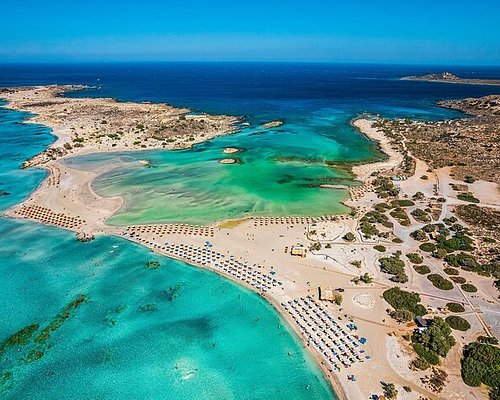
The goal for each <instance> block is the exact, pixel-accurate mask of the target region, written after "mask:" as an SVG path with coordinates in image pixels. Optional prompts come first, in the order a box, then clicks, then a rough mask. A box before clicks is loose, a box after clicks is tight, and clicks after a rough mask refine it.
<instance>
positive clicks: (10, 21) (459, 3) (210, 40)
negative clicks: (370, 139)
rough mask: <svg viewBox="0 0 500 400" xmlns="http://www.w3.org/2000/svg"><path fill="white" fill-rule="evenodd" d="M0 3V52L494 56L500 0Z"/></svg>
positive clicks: (101, 56) (303, 58) (378, 58)
mask: <svg viewBox="0 0 500 400" xmlns="http://www.w3.org/2000/svg"><path fill="white" fill-rule="evenodd" d="M2 3H3V4H0V11H1V15H2V17H1V19H0V21H1V22H0V62H79V61H299V62H307V61H312V62H375V63H409V64H448V65H452V64H454V65H461V64H464V65H500V1H499V0H495V1H493V0H476V1H470V0H469V1H466V0H454V1H451V0H432V1H429V0H420V1H415V0H413V1H410V0H406V1H405V0H398V1H396V0H342V1H339V0H329V1H328V0H321V1H319V0H301V1H298V0H251V1H250V0H247V1H241V0H232V1H226V0H204V1H203V0H182V1H175V2H173V1H171V0H163V1H162V0H143V1H137V0H100V1H96V0H71V1H70V0H66V1H63V0H50V1H41V0H39V1H36V0H23V1H15V0H11V1H5V2H2Z"/></svg>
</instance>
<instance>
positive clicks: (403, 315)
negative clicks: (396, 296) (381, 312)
mask: <svg viewBox="0 0 500 400" xmlns="http://www.w3.org/2000/svg"><path fill="white" fill-rule="evenodd" d="M389 315H390V316H391V318H392V319H395V320H396V321H398V322H399V323H403V322H408V321H411V320H412V319H413V318H414V317H415V315H414V314H413V313H412V312H411V311H408V310H404V309H402V310H393V311H391V312H390V313H389Z"/></svg>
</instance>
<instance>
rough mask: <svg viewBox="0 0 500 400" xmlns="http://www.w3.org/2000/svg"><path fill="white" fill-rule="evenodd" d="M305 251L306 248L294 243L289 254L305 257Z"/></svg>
mask: <svg viewBox="0 0 500 400" xmlns="http://www.w3.org/2000/svg"><path fill="white" fill-rule="evenodd" d="M306 253H307V249H306V248H305V246H304V245H302V244H296V245H294V246H292V249H291V250H290V254H291V255H292V256H298V257H305V256H306Z"/></svg>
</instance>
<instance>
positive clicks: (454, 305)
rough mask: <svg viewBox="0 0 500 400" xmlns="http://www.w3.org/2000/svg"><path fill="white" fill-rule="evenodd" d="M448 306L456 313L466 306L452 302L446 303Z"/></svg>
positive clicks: (462, 310)
mask: <svg viewBox="0 0 500 400" xmlns="http://www.w3.org/2000/svg"><path fill="white" fill-rule="evenodd" d="M446 307H447V308H448V310H450V311H451V312H455V313H458V312H464V311H465V308H464V306H463V305H462V304H460V303H452V302H450V303H446Z"/></svg>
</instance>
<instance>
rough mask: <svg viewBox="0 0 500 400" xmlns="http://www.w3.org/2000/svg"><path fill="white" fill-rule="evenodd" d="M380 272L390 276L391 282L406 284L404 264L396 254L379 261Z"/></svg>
mask: <svg viewBox="0 0 500 400" xmlns="http://www.w3.org/2000/svg"><path fill="white" fill-rule="evenodd" d="M379 262H380V270H381V271H382V272H385V273H386V274H390V275H392V277H391V278H390V280H391V281H393V282H398V283H405V282H408V275H406V272H405V263H404V262H403V261H402V260H401V259H400V258H399V256H398V255H397V254H394V255H392V256H391V257H384V258H381V259H380V260H379Z"/></svg>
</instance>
